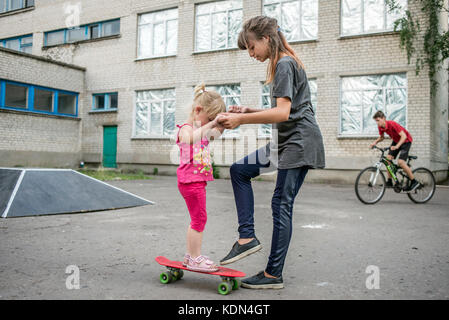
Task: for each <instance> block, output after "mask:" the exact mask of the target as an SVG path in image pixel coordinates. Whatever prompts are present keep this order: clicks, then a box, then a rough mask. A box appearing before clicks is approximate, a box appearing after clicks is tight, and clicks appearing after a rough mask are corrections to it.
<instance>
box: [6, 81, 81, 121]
mask: <svg viewBox="0 0 449 320" xmlns="http://www.w3.org/2000/svg"><path fill="white" fill-rule="evenodd" d="M77 97H78V93H76V92H68V91H62V90H58V89H52V88H44V87H40V86H35V85H31V84H25V83H18V82H12V81H7V80H2V79H0V108H3V109H13V110H21V111H28V112H36V113H45V114H53V115H65V116H77V113H78V110H77V104H78V101H77Z"/></svg>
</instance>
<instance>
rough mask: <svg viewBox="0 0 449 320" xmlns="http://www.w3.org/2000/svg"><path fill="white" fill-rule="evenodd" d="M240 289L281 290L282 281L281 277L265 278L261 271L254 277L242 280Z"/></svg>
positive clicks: (282, 286)
mask: <svg viewBox="0 0 449 320" xmlns="http://www.w3.org/2000/svg"><path fill="white" fill-rule="evenodd" d="M242 287H244V288H248V289H282V288H284V281H282V276H281V277H279V278H267V277H265V274H264V272H263V271H261V272H259V273H258V274H256V275H255V276H252V277H249V278H246V279H243V280H242Z"/></svg>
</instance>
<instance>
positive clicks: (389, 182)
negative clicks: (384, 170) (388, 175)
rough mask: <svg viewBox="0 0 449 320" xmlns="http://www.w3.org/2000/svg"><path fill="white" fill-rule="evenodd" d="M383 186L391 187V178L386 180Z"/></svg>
mask: <svg viewBox="0 0 449 320" xmlns="http://www.w3.org/2000/svg"><path fill="white" fill-rule="evenodd" d="M385 187H387V188H393V181H392V180H391V179H388V180H387V183H385Z"/></svg>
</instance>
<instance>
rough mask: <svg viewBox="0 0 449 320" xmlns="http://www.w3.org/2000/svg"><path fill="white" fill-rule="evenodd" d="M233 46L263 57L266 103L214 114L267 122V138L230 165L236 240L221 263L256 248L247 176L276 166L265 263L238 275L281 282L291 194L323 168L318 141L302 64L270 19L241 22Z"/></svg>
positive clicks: (222, 119) (261, 282) (224, 120)
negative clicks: (263, 106) (268, 100)
mask: <svg viewBox="0 0 449 320" xmlns="http://www.w3.org/2000/svg"><path fill="white" fill-rule="evenodd" d="M238 45H239V48H240V49H242V50H248V53H249V55H250V56H251V57H252V58H255V59H257V60H259V61H261V62H264V61H265V60H267V59H269V65H268V70H267V83H270V84H271V88H270V89H271V90H270V93H271V109H268V110H261V109H253V108H248V107H238V106H233V107H231V108H230V110H229V112H228V113H225V114H221V115H219V119H218V122H219V123H221V124H222V125H223V126H224V127H225V128H227V129H233V128H235V127H238V126H239V125H241V124H250V123H272V124H273V131H272V139H271V142H270V143H269V144H268V145H267V146H266V147H263V148H261V149H259V150H257V151H255V152H254V153H252V154H250V155H248V156H246V157H245V158H244V159H242V160H240V161H237V162H236V163H234V164H233V165H232V166H231V169H230V173H231V181H232V187H233V190H234V197H235V203H236V207H237V214H238V222H239V229H238V231H239V240H238V241H237V242H235V244H234V246H233V247H232V249H231V251H230V252H229V254H228V255H227V256H226V257H225V258H223V259H222V260H221V261H220V262H221V264H228V263H232V262H234V261H237V260H239V259H241V258H243V257H246V256H247V255H249V254H251V253H254V252H256V251H258V250H260V249H261V245H260V242H259V241H258V240H257V238H256V235H255V231H254V195H253V190H252V187H251V179H252V178H254V177H257V176H258V175H259V174H260V172H261V170H263V168H268V167H273V166H274V167H276V168H277V171H278V172H277V180H276V187H275V190H274V194H273V198H272V201H271V207H272V213H273V235H272V243H271V252H270V257H269V259H268V264H267V267H266V268H265V270H264V271H261V272H259V273H258V274H256V275H255V276H253V277H250V278H247V279H244V280H243V281H242V286H244V287H247V288H254V289H259V288H272V289H278V288H283V280H282V270H283V267H284V262H285V257H286V255H287V250H288V246H289V243H290V239H291V235H292V214H293V204H294V201H295V197H296V195H297V194H298V192H299V189H300V187H301V185H302V183H303V181H304V179H305V177H306V174H307V171H308V170H309V169H311V168H324V164H325V163H324V146H323V139H322V136H321V132H320V129H319V127H318V124H317V122H316V120H315V115H314V112H313V109H312V104H311V100H310V89H309V84H308V81H307V76H306V73H305V71H304V66H303V64H302V63H301V61H300V60H299V58H298V57H297V55H296V54H295V52H294V51H293V49H292V48H291V47H290V45H289V44H288V42H287V41H286V39H285V37H284V35H283V34H282V32H281V31H280V29H279V27H278V25H277V21H276V19H273V18H269V17H266V16H257V17H254V18H251V19H249V20H248V21H246V22H245V23H244V25H243V29H242V31H241V32H240V35H239V40H238Z"/></svg>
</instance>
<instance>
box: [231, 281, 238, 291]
mask: <svg viewBox="0 0 449 320" xmlns="http://www.w3.org/2000/svg"><path fill="white" fill-rule="evenodd" d="M231 284H232V290H238V288H239V287H240V280H238V279H232V280H231Z"/></svg>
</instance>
